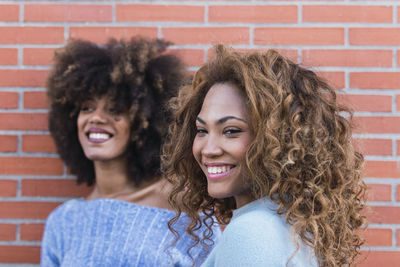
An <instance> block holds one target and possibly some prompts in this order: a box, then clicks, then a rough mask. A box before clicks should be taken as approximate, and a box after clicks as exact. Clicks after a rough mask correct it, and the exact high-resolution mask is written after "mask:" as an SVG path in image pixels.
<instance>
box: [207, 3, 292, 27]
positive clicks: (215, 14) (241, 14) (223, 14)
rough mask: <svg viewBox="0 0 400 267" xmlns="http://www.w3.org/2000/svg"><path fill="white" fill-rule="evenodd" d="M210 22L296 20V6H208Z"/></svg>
mask: <svg viewBox="0 0 400 267" xmlns="http://www.w3.org/2000/svg"><path fill="white" fill-rule="evenodd" d="M208 21H210V22H235V23H237V22H248V23H286V22H293V23H295V22H297V6H289V5H288V6H272V5H267V6H265V5H257V6H243V5H239V6H237V5H230V6H210V7H209V9H208Z"/></svg>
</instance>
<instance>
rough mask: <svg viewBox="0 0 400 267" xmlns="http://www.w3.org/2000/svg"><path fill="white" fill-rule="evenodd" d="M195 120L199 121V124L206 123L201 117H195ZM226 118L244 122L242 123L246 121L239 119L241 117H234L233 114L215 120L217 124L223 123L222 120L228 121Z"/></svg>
mask: <svg viewBox="0 0 400 267" xmlns="http://www.w3.org/2000/svg"><path fill="white" fill-rule="evenodd" d="M196 120H197V121H198V122H200V123H201V124H204V125H205V124H207V123H206V122H205V121H204V120H203V119H201V118H200V117H197V118H196ZM228 120H239V121H242V122H244V123H247V121H245V120H243V119H241V118H238V117H235V116H226V117H222V118H221V119H219V120H218V121H217V124H223V123H224V122H226V121H228Z"/></svg>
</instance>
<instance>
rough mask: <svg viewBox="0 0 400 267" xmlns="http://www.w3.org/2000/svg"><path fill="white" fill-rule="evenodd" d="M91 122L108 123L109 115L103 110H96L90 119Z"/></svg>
mask: <svg viewBox="0 0 400 267" xmlns="http://www.w3.org/2000/svg"><path fill="white" fill-rule="evenodd" d="M89 122H91V123H97V124H101V123H106V122H107V114H106V112H104V110H103V109H102V108H96V109H95V110H94V111H93V113H92V114H91V116H90V118H89Z"/></svg>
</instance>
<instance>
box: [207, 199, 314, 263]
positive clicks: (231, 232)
mask: <svg viewBox="0 0 400 267" xmlns="http://www.w3.org/2000/svg"><path fill="white" fill-rule="evenodd" d="M276 208H277V205H276V204H275V203H273V202H272V201H270V200H269V199H268V198H263V199H259V200H256V201H253V202H251V203H249V204H247V205H244V206H243V207H241V208H239V209H237V210H235V211H234V213H233V217H232V219H231V221H230V223H229V224H228V225H227V227H226V228H225V230H224V232H223V234H222V236H221V239H220V241H219V243H218V244H217V245H216V247H215V248H214V250H213V251H212V252H211V253H210V255H209V256H208V258H207V259H206V261H205V262H204V263H203V265H202V267H226V266H229V267H243V266H251V267H261V266H262V267H265V266H268V267H283V266H296V267H313V266H318V264H317V260H316V258H315V254H314V252H313V250H312V249H311V248H310V247H309V246H306V245H304V243H302V241H301V240H300V238H299V237H298V235H296V234H294V233H293V231H292V228H291V227H290V225H288V224H287V223H286V220H285V218H284V216H280V215H278V214H277V212H276ZM296 243H297V244H298V246H299V250H298V251H297V252H296V249H297V246H296Z"/></svg>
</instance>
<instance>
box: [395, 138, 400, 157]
mask: <svg viewBox="0 0 400 267" xmlns="http://www.w3.org/2000/svg"><path fill="white" fill-rule="evenodd" d="M396 148H397V149H396V150H397V151H396V155H397V156H400V141H399V140H397V141H396Z"/></svg>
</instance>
